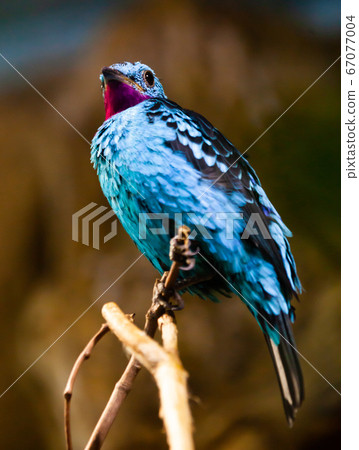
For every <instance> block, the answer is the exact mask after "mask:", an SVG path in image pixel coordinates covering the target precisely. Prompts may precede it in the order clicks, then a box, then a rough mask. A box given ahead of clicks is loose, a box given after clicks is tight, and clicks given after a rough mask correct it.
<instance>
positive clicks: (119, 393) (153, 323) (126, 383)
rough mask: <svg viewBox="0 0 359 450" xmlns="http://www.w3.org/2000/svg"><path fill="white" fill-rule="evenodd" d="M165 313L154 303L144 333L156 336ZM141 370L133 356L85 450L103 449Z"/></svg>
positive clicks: (147, 315) (148, 312)
mask: <svg viewBox="0 0 359 450" xmlns="http://www.w3.org/2000/svg"><path fill="white" fill-rule="evenodd" d="M164 312H165V309H164V307H163V306H161V305H159V304H156V303H152V305H151V307H150V309H149V310H148V311H147V314H146V323H145V328H144V331H145V333H146V334H147V335H148V336H151V337H153V336H154V335H155V333H156V330H157V319H158V318H159V317H160V316H161V315H162V314H163V313H164ZM140 369H141V365H140V364H139V362H138V361H137V360H136V358H135V357H134V356H132V357H131V359H130V361H129V362H128V364H127V367H126V369H125V371H124V373H123V375H122V376H121V378H120V379H119V381H118V382H117V383H116V384H115V387H114V389H113V391H112V394H111V397H110V398H109V400H108V402H107V405H106V407H105V409H104V410H103V412H102V414H101V417H100V419H99V420H98V422H97V424H96V427H95V428H94V430H93V432H92V434H91V436H90V439H89V441H88V443H87V445H86V447H85V450H98V449H100V448H101V446H102V444H103V442H104V440H105V438H106V436H107V434H108V432H109V431H110V428H111V426H112V424H113V421H114V420H115V418H116V416H117V413H118V411H119V409H120V407H121V405H122V403H123V402H124V400H125V399H126V397H127V395H128V394H129V393H130V391H131V389H132V385H133V382H134V381H135V378H136V376H137V374H138V372H139V371H140Z"/></svg>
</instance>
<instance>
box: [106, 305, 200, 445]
mask: <svg viewBox="0 0 359 450" xmlns="http://www.w3.org/2000/svg"><path fill="white" fill-rule="evenodd" d="M102 315H103V317H104V318H105V320H106V322H107V324H108V326H109V327H110V329H111V331H112V332H113V333H114V334H115V335H116V336H117V338H118V339H119V340H120V341H121V342H122V343H123V344H124V345H126V347H129V348H130V349H131V351H132V352H133V354H134V356H135V357H136V359H138V361H139V362H140V363H141V364H142V365H143V366H145V367H146V369H148V370H149V371H150V372H151V374H152V375H153V377H154V378H155V381H156V384H157V387H158V389H159V395H160V401H161V411H160V416H161V418H162V419H163V422H164V425H165V429H166V433H167V441H168V444H169V447H170V449H171V450H184V449H185V450H192V449H194V444H193V438H192V418H191V412H190V408H189V404H188V391H187V377H188V375H187V372H186V371H185V370H184V368H183V366H182V363H181V361H180V359H179V357H178V352H177V328H176V325H175V323H174V319H173V317H172V316H170V315H165V316H164V319H163V320H162V321H161V329H162V337H163V343H164V347H162V346H160V345H159V344H158V343H157V342H156V341H154V340H153V339H151V338H149V337H148V336H147V335H146V333H144V332H143V331H142V330H140V329H139V328H138V327H137V326H136V325H134V324H133V323H131V322H130V321H129V320H128V319H127V318H126V315H125V314H124V313H123V312H122V311H121V309H120V308H119V307H118V306H117V305H116V304H115V303H107V304H106V305H104V306H103V308H102Z"/></svg>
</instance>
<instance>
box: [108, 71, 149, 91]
mask: <svg viewBox="0 0 359 450" xmlns="http://www.w3.org/2000/svg"><path fill="white" fill-rule="evenodd" d="M102 77H103V78H102ZM101 80H102V82H103V88H104V89H106V86H107V85H108V83H109V82H110V81H116V82H118V83H124V84H128V85H129V86H131V87H133V88H135V89H137V90H138V91H140V92H141V93H144V89H143V88H142V86H140V85H139V84H137V83H136V82H135V81H133V80H131V79H130V78H128V77H126V75H124V74H123V73H121V72H120V71H119V70H116V69H112V68H111V67H104V68H103V69H102V76H101Z"/></svg>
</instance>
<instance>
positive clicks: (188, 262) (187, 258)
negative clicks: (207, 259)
mask: <svg viewBox="0 0 359 450" xmlns="http://www.w3.org/2000/svg"><path fill="white" fill-rule="evenodd" d="M190 232H191V230H190V229H189V228H188V227H186V226H181V227H180V228H179V230H178V234H177V235H176V236H175V237H174V238H172V239H171V242H170V260H171V261H176V262H179V263H181V264H183V265H182V266H181V267H180V269H181V270H192V269H193V268H194V266H195V258H194V256H196V255H197V254H198V252H199V249H198V248H197V249H196V250H195V251H192V250H191V241H190V239H189V235H190Z"/></svg>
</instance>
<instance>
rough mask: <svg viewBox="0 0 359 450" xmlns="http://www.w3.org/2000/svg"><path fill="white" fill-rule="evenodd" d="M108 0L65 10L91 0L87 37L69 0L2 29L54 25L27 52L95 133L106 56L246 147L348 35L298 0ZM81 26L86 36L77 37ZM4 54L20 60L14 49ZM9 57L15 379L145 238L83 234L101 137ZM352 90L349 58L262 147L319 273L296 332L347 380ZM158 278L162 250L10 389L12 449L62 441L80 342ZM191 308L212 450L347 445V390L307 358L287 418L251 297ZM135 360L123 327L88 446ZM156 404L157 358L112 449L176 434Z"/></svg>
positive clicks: (317, 360) (8, 347)
mask: <svg viewBox="0 0 359 450" xmlns="http://www.w3.org/2000/svg"><path fill="white" fill-rule="evenodd" d="M20 3H21V2H20ZM35 3H36V4H37V2H35ZM54 3H56V2H54ZM94 3H95V2H92V3H89V4H88V5H87V6H86V5H82V4H80V3H79V4H78V6H79V5H82V6H79V7H78V8H77V9H75V8H74V7H73V8H72V7H69V13H65V21H64V23H65V24H66V23H67V24H69V23H72V24H73V26H72V28H71V27H70V28H71V29H72V30H74V29H75V28H74V26H75V25H74V24H76V26H80V25H79V24H81V23H82V21H83V22H84V23H85V22H86V20H87V19H86V20H85V17H87V16H86V15H85V14H84V12H85V11H86V12H88V10H91V8H92V10H91V11H93V14H92V16H91V20H92V22H91V21H90V24H89V25H87V26H88V29H87V34H86V33H85V37H83V39H82V41H81V42H79V41H78V38H77V37H76V34H75V32H74V31H72V33H73V34H74V35H72V34H71V32H69V33H68V32H67V31H66V30H67V29H68V28H66V27H67V25H66V26H65V25H62V22H59V20H60V19H59V17H62V16H61V15H60V14H59V15H56V14H57V13H56V11H57V10H56V7H57V6H58V5H56V4H54V6H53V7H52V6H51V8H50V9H49V6H48V8H47V10H46V11H45V12H46V13H47V12H49V11H50V12H51V13H52V14H53V15H52V16H51V17H52V19H51V20H53V22H51V20H50V19H49V17H48V16H46V15H45V16H44V15H41V14H44V13H43V11H42V9H41V7H40V6H41V3H38V4H37V9H36V10H35V11H33V12H31V11H30V12H29V11H27V10H26V8H25V6H24V5H23V7H24V10H23V11H22V10H20V12H19V14H18V15H19V17H16V20H15V19H14V17H13V16H12V15H10V13H9V20H8V22H7V24H6V27H7V28H6V30H10V31H11V32H9V31H8V32H7V35H6V36H5V37H6V39H5V41H4V42H12V41H11V39H13V41H14V40H15V41H16V36H17V33H19V34H21V35H22V36H23V37H24V36H25V38H26V36H28V37H27V39H28V40H29V42H30V41H31V39H32V40H34V39H35V38H36V37H38V38H39V39H38V40H39V43H37V44H36V45H37V46H35V47H34V49H32V52H33V53H32V54H31V53H30V54H25V53H24V55H23V57H24V58H25V57H27V58H28V59H27V61H26V64H25V63H23V64H22V63H21V59H19V63H18V65H17V68H18V69H19V70H20V72H22V73H23V74H24V76H25V77H28V78H29V79H30V81H31V82H32V83H33V84H34V85H36V87H37V88H38V89H39V90H40V91H41V93H42V94H43V95H44V96H45V97H46V98H47V99H48V100H49V101H50V102H51V103H52V104H53V105H55V107H56V108H57V109H58V110H59V111H60V112H61V113H62V114H63V115H64V116H65V117H66V118H67V119H68V120H69V121H70V122H71V123H72V124H73V125H74V127H76V128H77V129H78V130H79V131H80V132H81V133H82V134H83V135H84V136H85V137H86V139H88V140H91V138H92V136H93V135H94V133H95V131H96V129H97V127H98V126H99V125H100V124H101V123H102V121H103V117H104V113H103V105H102V98H101V95H100V88H99V81H98V75H99V72H100V69H101V67H102V66H104V65H109V64H111V63H114V62H119V61H123V60H129V61H136V60H142V61H143V62H145V63H147V64H149V65H150V66H151V67H153V68H154V69H155V71H156V73H157V74H158V75H159V76H160V77H161V79H162V81H163V84H164V86H165V90H166V93H167V95H168V96H169V98H171V99H173V100H175V101H177V102H178V103H179V104H181V105H182V106H184V107H187V108H190V109H194V110H196V111H198V112H201V113H202V114H204V115H205V116H206V117H207V118H208V119H209V120H211V121H212V122H213V123H214V124H215V125H216V126H217V127H218V128H219V129H220V130H221V131H222V132H223V133H224V134H225V135H226V136H227V137H229V138H230V140H231V141H232V142H234V143H235V144H236V145H237V147H238V148H240V149H242V150H244V149H245V148H247V147H248V146H249V145H250V144H251V143H252V142H253V141H254V140H255V139H256V138H257V137H258V136H259V135H260V133H261V132H262V131H263V130H264V129H265V128H266V127H267V126H268V125H269V124H271V123H272V122H273V120H275V119H276V118H277V117H278V116H279V115H280V114H281V113H282V112H283V111H284V110H285V109H286V108H287V106H289V104H290V103H291V102H292V101H294V100H295V99H296V98H297V97H298V96H299V95H300V94H301V93H302V92H303V91H304V90H305V89H306V88H307V87H308V86H309V85H310V84H311V83H312V82H313V81H314V80H315V79H316V78H317V77H318V76H319V75H320V74H321V73H322V72H323V71H324V70H325V69H326V68H327V67H328V66H329V65H330V64H331V63H332V62H333V61H334V60H335V58H336V57H337V56H338V55H339V52H340V48H339V40H338V36H337V31H335V30H334V31H333V30H332V29H324V31H323V30H322V31H321V32H319V30H318V28H316V27H315V26H313V25H311V24H310V23H309V19H308V20H307V19H306V18H305V16H302V15H300V14H299V13H298V12H295V11H294V13H293V11H292V12H291V13H290V12H288V11H287V10H286V9H283V3H282V2H271V3H270V5H269V6H268V5H267V6H266V7H264V6H263V4H262V3H260V2H259V4H258V7H257V8H254V9H253V8H252V7H250V6H249V4H248V3H247V2H243V5H242V6H241V5H240V4H236V3H235V2H233V3H231V2H223V3H222V2H221V3H222V6H221V7H220V8H218V5H217V6H216V4H215V3H214V2H213V3H212V2H191V1H184V2H178V3H176V2H165V1H152V2H151V3H149V2H141V1H139V2H136V3H129V2H128V3H127V6H126V7H125V6H118V7H117V8H114V6H113V5H111V4H106V6H104V7H99V6H98V5H97V4H96V5H95V4H94ZM329 3H332V2H328V4H329ZM39 5H40V6H39ZM71 8H72V9H71ZM322 13H323V14H324V16H325V13H326V11H325V8H324V10H323V11H322ZM21 14H22V15H21ZM66 14H68V15H67V16H66ZM35 16H36V17H35ZM28 17H30V19H31V20H33V21H32V22H31V20H30V19H29V18H28ZM34 17H35V18H36V20H38V21H40V25H41V26H43V27H45V28H44V29H45V31H46V27H47V28H48V33H47V32H45V34H44V36H45V37H41V36H42V35H41V33H40V31H41V26H40V25H39V27H38V28H37V27H36V26H33V27H32V25H31V24H33V23H35V22H34V20H35V19H34ZM42 17H43V18H42ZM41 18H42V19H41ZM18 19H19V20H20V19H21V20H23V22H21V21H20V22H19V20H18ZM41 20H42V22H41ZM21 23H23V25H24V24H25V25H26V26H28V28H26V27H25V25H24V26H21ZM36 23H37V22H36ZM52 23H53V27H54V28H56V27H57V28H56V30H59V31H58V35H56V36H55V37H56V39H55V41H54V43H52V41H48V40H47V39H46V36H47V35H49V36H50V35H51V28H52ZM86 23H88V22H86ZM29 24H30V25H29ZM62 27H63V28H62ZM26 33H28V35H26ZM46 33H47V34H46ZM25 40H26V39H25ZM67 41H69V42H71V45H72V47H71V49H70V50H71V51H70V50H66V49H65V50H64V49H62V50H61V48H62V47H61V45H62V46H64V45H65V43H66V42H67ZM31 42H32V41H31ZM57 45H58V47H57ZM58 48H60V50H61V51H60V50H59V49H58ZM45 50H48V52H47V53H46V52H45ZM43 53H44V56H43V57H42V56H41V55H42V54H43ZM45 53H46V54H45ZM5 56H7V57H8V58H9V60H10V61H11V58H12V57H13V58H14V59H13V61H14V63H15V62H16V61H17V60H16V54H15V53H14V54H13V53H12V52H11V51H10V50H9V52H8V53H7V54H6V55H5ZM1 65H2V67H1V72H0V75H1V77H2V78H1V79H2V87H1V90H0V97H1V104H0V112H1V128H2V133H1V144H2V145H1V147H2V148H1V156H0V158H1V160H0V177H1V185H2V189H1V221H0V242H1V247H2V248H1V253H0V282H1V304H0V307H1V310H0V311H1V312H0V314H1V320H2V325H1V347H0V357H1V361H2V362H1V373H0V385H1V391H4V390H5V389H6V388H7V387H8V386H9V385H10V384H11V383H12V382H13V381H14V380H15V379H16V378H17V377H18V376H19V375H20V374H21V373H22V372H23V371H24V370H25V369H26V368H27V367H28V366H29V365H30V364H31V363H32V362H33V361H34V360H35V359H36V358H38V357H39V355H41V354H42V352H43V351H45V350H46V349H47V348H48V346H49V345H50V344H51V343H53V342H54V341H55V339H57V338H58V337H59V336H60V335H61V334H62V333H63V332H64V331H65V330H66V329H67V327H68V326H70V325H71V324H72V323H73V321H74V320H75V319H76V318H77V317H78V316H79V315H80V314H81V313H82V312H83V311H84V310H85V309H86V308H87V307H88V306H89V305H90V304H91V303H92V302H93V301H94V300H95V299H96V298H97V297H98V296H99V295H100V294H101V293H102V292H103V291H104V290H105V289H106V288H107V287H108V286H109V285H110V284H111V283H112V282H113V281H114V280H115V279H116V278H117V277H118V276H119V275H120V274H121V273H122V272H123V271H124V270H125V269H126V268H127V267H128V265H129V264H130V263H132V262H133V261H134V260H135V259H136V258H137V257H138V255H139V253H138V251H137V249H136V248H135V246H134V245H133V244H132V242H131V241H130V239H129V238H128V237H127V235H126V234H125V233H124V231H123V230H122V228H121V227H120V226H119V233H118V236H117V237H116V238H115V239H112V240H111V241H109V242H108V243H106V244H103V245H102V246H101V249H100V251H98V250H96V249H93V248H91V247H87V246H85V245H82V244H80V243H78V242H74V241H72V239H71V216H72V214H73V213H75V212H76V211H77V210H79V209H81V208H83V207H84V206H86V205H87V204H88V203H90V202H96V203H98V204H99V205H105V206H106V205H107V203H106V200H105V198H104V196H103V195H102V193H101V190H100V187H99V183H98V180H97V176H96V174H95V172H94V171H93V169H92V167H91V165H90V163H89V146H88V144H87V143H86V142H85V141H84V140H83V139H82V138H81V137H80V136H79V135H78V134H76V132H75V131H74V130H73V129H72V128H71V127H70V126H69V125H68V124H67V123H66V122H65V121H64V120H63V119H62V118H61V117H60V116H59V115H58V114H57V113H56V112H55V111H54V110H52V109H51V107H50V106H49V105H47V104H46V103H45V102H44V100H43V99H41V98H40V96H38V95H37V94H36V92H34V91H33V90H32V89H31V88H30V87H29V86H28V85H27V84H26V83H25V82H24V81H23V80H22V79H21V78H19V76H18V75H17V74H16V73H15V72H14V71H13V70H12V69H11V68H10V67H9V66H8V65H6V63H5V62H4V61H2V62H1ZM339 95H340V90H339V65H338V64H336V65H335V66H334V67H333V68H332V69H330V70H329V71H328V73H327V74H326V75H324V76H323V78H322V79H321V80H320V81H319V82H318V83H317V84H316V85H315V86H314V87H313V88H312V89H311V90H310V91H309V92H308V93H307V94H306V95H305V96H304V97H303V98H302V99H301V100H299V101H298V103H297V104H296V105H295V106H294V107H293V108H292V109H291V110H290V111H289V112H288V113H287V114H286V115H285V116H284V117H283V118H282V119H281V120H279V121H278V123H277V124H276V125H275V126H273V128H272V129H271V130H270V131H269V132H268V133H267V134H266V135H265V136H264V137H263V138H262V139H261V140H260V141H259V142H258V143H257V144H256V145H254V146H253V148H252V149H251V150H250V152H249V155H250V162H251V164H252V165H253V166H254V167H255V169H256V171H257V173H258V175H259V176H260V178H261V181H262V184H263V186H264V188H265V190H266V192H267V194H268V195H269V197H270V198H271V200H272V202H273V203H274V205H275V206H276V207H277V209H278V210H279V212H280V214H281V215H282V217H283V219H284V220H285V222H286V224H287V225H288V226H289V228H290V229H291V230H292V231H293V232H294V238H293V239H291V245H292V249H293V253H294V255H295V257H296V261H297V266H298V271H299V275H300V277H301V280H302V283H303V286H304V288H305V292H304V294H303V295H302V296H301V301H300V303H299V304H297V305H296V306H297V322H296V324H295V327H294V330H295V335H296V340H297V343H298V348H299V350H300V352H302V353H303V355H305V357H306V358H308V360H309V361H310V362H311V363H312V364H313V365H314V366H315V367H316V368H317V369H318V370H319V371H320V372H321V373H322V374H323V375H324V376H325V377H326V378H327V379H328V380H329V381H330V383H332V384H333V385H334V386H335V387H336V388H337V389H339V386H340V368H339V363H340V354H339V351H340V342H339V339H340V329H339V314H340V309H339V294H340V290H339V287H340V286H339V281H340V276H339V275H340V265H339V245H340V244H339V242H340V241H339V235H340V234H339V233H340V228H339V214H340V205H339V133H340V131H339V121H338V119H339V101H340V97H339ZM103 228H104V229H103V233H104V234H106V229H105V228H106V227H103ZM107 231H109V229H108V230H107ZM155 277H156V272H155V271H154V269H153V268H152V266H151V265H150V263H149V262H148V261H147V260H145V258H142V259H140V260H139V262H138V263H137V264H136V265H135V266H134V267H133V268H132V269H131V270H130V271H129V272H128V273H127V274H126V275H125V276H124V277H123V278H121V280H119V281H118V282H117V283H116V284H115V285H114V286H113V287H112V288H111V289H110V290H109V291H108V292H106V294H104V295H103V297H101V299H100V300H99V301H98V302H97V303H96V304H95V305H94V306H93V307H92V308H91V309H90V310H89V311H88V312H87V313H86V314H85V315H84V316H83V317H82V318H81V319H80V320H79V321H78V322H77V323H76V324H75V325H74V326H73V327H72V328H71V329H70V330H69V331H68V332H66V333H65V334H64V335H63V336H62V337H61V338H60V339H59V340H58V341H57V342H56V343H55V344H54V345H53V346H52V347H51V348H50V349H49V350H48V351H47V353H46V354H45V355H43V356H42V357H41V359H40V360H39V361H38V362H37V363H36V364H35V365H34V366H33V367H31V369H30V370H29V371H28V372H27V373H26V374H25V375H24V376H23V377H22V378H21V379H20V380H19V381H18V382H17V383H16V384H15V385H14V386H13V387H12V388H11V389H10V390H9V391H8V392H7V393H6V394H5V395H4V396H3V397H2V398H1V399H0V414H1V436H0V447H1V448H7V449H19V448H29V449H32V448H36V449H48V448H50V449H61V448H64V439H63V429H62V426H63V425H62V391H63V388H64V386H65V382H66V377H67V375H68V373H69V371H70V368H71V366H72V364H73V362H74V360H75V358H76V356H77V355H78V353H79V352H80V351H81V349H82V347H83V346H84V344H85V343H86V342H87V340H88V338H89V337H90V336H91V335H92V334H93V332H95V331H96V329H97V328H98V327H99V326H100V324H101V314H100V309H101V306H102V305H103V303H104V302H106V301H108V300H114V301H116V302H118V303H119V304H120V306H121V307H122V308H123V309H124V310H125V311H126V312H135V313H136V317H137V319H136V320H137V323H138V324H140V325H142V323H143V316H144V313H145V311H146V309H147V307H148V305H149V301H150V297H151V291H152V285H153V281H154V278H155ZM177 318H178V326H179V330H180V351H181V356H182V360H183V363H184V365H185V367H186V369H187V370H188V371H189V373H190V380H189V384H190V389H191V392H192V394H193V398H194V401H193V402H192V410H193V415H194V419H195V426H196V431H195V439H196V444H197V448H198V449H221V450H222V449H223V450H235V449H242V448H245V449H246V450H262V449H278V448H283V449H304V448H305V449H312V448H313V449H314V448H315V449H321V448H326V449H329V448H339V426H340V422H339V414H340V413H339V411H340V410H339V405H340V403H339V402H340V398H339V395H338V394H337V393H336V392H335V391H334V390H333V389H332V388H331V387H330V386H329V385H328V383H326V382H325V381H324V380H323V379H322V378H321V377H320V376H319V375H318V374H317V373H316V372H315V371H314V370H313V368H311V367H310V366H309V365H308V364H307V363H306V362H305V361H302V367H303V372H304V377H305V384H306V400H305V403H304V404H303V407H302V409H301V410H300V412H299V414H298V418H297V421H296V423H295V426H294V428H293V429H291V430H289V429H288V427H287V425H286V422H285V418H284V414H283V411H282V404H281V400H280V395H279V390H278V387H277V381H276V378H275V373H274V370H273V368H272V363H271V361H270V357H269V355H268V353H267V349H266V347H265V344H264V340H263V338H262V336H261V333H260V332H259V329H258V327H257V325H256V324H255V322H254V320H253V319H252V317H250V315H249V313H248V311H247V309H246V308H245V307H244V306H243V304H242V303H241V302H240V301H239V300H238V299H237V298H233V299H231V300H224V301H223V303H221V304H212V303H209V302H205V301H201V300H199V299H198V298H194V297H187V298H186V308H185V310H184V311H183V312H181V313H179V314H178V315H177ZM125 364H126V358H125V357H124V356H123V352H122V349H121V347H120V345H119V344H118V343H117V341H116V340H115V338H114V337H112V336H108V337H107V338H106V339H105V340H104V342H103V343H101V345H100V346H99V347H98V348H96V350H95V352H94V354H93V357H92V358H91V360H90V361H89V362H87V363H86V364H85V366H84V367H83V370H82V372H81V374H80V377H79V379H78V382H77V384H76V391H75V396H74V399H73V417H72V423H73V430H74V441H75V444H76V448H81V447H83V445H84V443H85V442H86V440H87V438H88V436H89V434H90V432H91V429H92V427H93V426H94V424H95V422H96V420H97V418H98V416H99V414H100V412H101V410H102V408H103V406H104V404H105V402H106V400H107V397H108V396H109V394H110V392H111V389H112V386H113V384H114V383H115V381H116V380H117V379H118V377H119V375H120V373H121V371H122V370H123V368H124V366H125ZM157 412H158V400H157V393H156V388H155V386H154V383H153V381H152V379H151V378H150V376H149V375H148V374H147V373H145V371H143V372H142V373H141V374H140V376H139V377H138V380H137V381H136V385H135V389H134V391H133V393H131V395H130V397H129V398H128V400H127V401H126V403H125V405H124V406H123V409H122V410H121V412H120V414H119V417H118V419H117V420H116V423H115V425H114V427H113V429H112V430H111V433H110V435H109V437H108V439H107V442H106V445H105V447H104V448H106V449H128V450H130V449H131V450H132V449H162V448H166V443H165V436H164V433H163V430H162V424H161V421H160V420H159V419H158V416H157Z"/></svg>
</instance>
